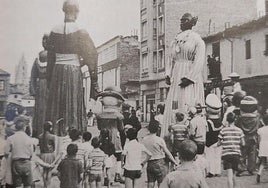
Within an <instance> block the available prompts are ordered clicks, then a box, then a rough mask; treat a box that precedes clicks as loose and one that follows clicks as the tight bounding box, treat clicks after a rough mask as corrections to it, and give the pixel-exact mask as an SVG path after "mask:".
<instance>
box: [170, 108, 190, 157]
mask: <svg viewBox="0 0 268 188" xmlns="http://www.w3.org/2000/svg"><path fill="white" fill-rule="evenodd" d="M175 115H176V124H175V125H172V126H171V128H170V129H171V132H172V133H173V151H174V154H175V156H177V154H178V152H179V150H180V146H181V143H182V142H183V141H184V140H185V139H187V138H188V127H187V125H186V123H185V116H184V114H183V113H180V112H177V113H176V114H175Z"/></svg>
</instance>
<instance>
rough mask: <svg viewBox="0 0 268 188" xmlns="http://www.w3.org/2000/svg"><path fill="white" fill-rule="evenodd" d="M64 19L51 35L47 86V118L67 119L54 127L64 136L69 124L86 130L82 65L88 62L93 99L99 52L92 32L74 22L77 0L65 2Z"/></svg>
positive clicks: (56, 132)
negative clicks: (82, 28)
mask: <svg viewBox="0 0 268 188" xmlns="http://www.w3.org/2000/svg"><path fill="white" fill-rule="evenodd" d="M63 12H64V13H65V19H64V22H63V23H62V24H60V25H58V26H56V27H55V28H54V29H53V30H52V31H51V33H50V35H49V50H48V85H49V96H48V103H47V113H46V120H49V121H52V122H53V125H56V121H57V120H58V119H60V118H63V119H64V122H65V124H64V126H62V127H59V126H54V127H53V131H54V133H55V134H57V135H60V136H62V135H65V134H66V133H65V130H66V127H74V128H77V129H79V130H83V129H84V128H85V127H86V109H85V104H84V96H83V78H82V72H81V66H83V65H87V66H88V69H89V73H90V78H91V94H90V97H91V98H95V94H96V92H97V87H98V86H97V58H98V55H97V51H96V48H95V45H94V43H93V41H92V40H91V38H90V36H89V34H88V33H87V32H86V31H85V30H81V29H79V27H78V26H77V24H76V23H75V21H76V19H77V16H78V12H79V5H78V2H77V1H76V0H66V1H65V2H64V4H63Z"/></svg>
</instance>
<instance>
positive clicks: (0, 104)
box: [0, 101, 4, 112]
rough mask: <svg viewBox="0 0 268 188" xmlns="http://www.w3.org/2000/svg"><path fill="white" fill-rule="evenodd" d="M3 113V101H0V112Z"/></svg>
mask: <svg viewBox="0 0 268 188" xmlns="http://www.w3.org/2000/svg"><path fill="white" fill-rule="evenodd" d="M3 111H4V101H0V112H3Z"/></svg>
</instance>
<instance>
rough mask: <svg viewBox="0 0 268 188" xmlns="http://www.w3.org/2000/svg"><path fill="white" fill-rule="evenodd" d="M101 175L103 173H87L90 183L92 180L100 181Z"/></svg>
mask: <svg viewBox="0 0 268 188" xmlns="http://www.w3.org/2000/svg"><path fill="white" fill-rule="evenodd" d="M102 176H103V174H91V173H89V178H88V182H89V183H92V182H94V181H96V182H101V177H102Z"/></svg>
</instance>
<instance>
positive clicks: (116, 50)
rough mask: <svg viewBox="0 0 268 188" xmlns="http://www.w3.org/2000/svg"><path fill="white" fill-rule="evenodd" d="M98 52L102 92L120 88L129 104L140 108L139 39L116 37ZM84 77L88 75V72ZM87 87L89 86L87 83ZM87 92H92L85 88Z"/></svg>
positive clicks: (99, 47) (103, 45) (100, 47)
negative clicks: (109, 87) (106, 89)
mask: <svg viewBox="0 0 268 188" xmlns="http://www.w3.org/2000/svg"><path fill="white" fill-rule="evenodd" d="M97 52H98V84H99V89H100V91H103V90H104V89H105V88H106V87H108V86H115V87H119V88H120V89H121V91H122V94H123V96H124V97H125V98H126V99H127V100H126V102H127V103H128V104H130V105H131V106H133V107H135V108H136V107H137V106H139V89H140V84H139V76H140V43H139V41H138V37H137V36H126V37H123V36H116V37H114V38H112V39H110V40H109V41H107V42H105V43H103V44H102V45H100V46H98V47H97ZM84 75H87V72H85V73H84ZM88 76H89V75H88ZM86 77H87V76H86ZM88 78H89V77H88ZM85 85H89V84H87V83H85ZM89 87H90V86H89ZM85 90H86V91H88V92H89V91H90V90H89V88H88V87H85ZM89 106H90V105H89ZM88 108H91V107H88Z"/></svg>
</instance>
